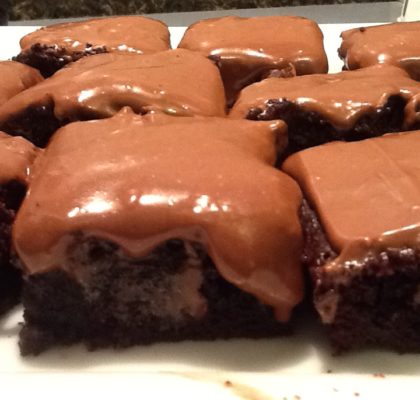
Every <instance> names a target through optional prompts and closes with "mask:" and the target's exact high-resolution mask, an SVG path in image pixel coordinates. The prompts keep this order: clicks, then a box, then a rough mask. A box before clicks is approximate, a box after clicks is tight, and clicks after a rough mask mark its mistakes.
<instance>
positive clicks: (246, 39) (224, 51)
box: [179, 16, 328, 105]
mask: <svg viewBox="0 0 420 400" xmlns="http://www.w3.org/2000/svg"><path fill="white" fill-rule="evenodd" d="M179 47H182V48H186V49H189V50H194V51H199V52H201V53H202V54H204V55H205V56H208V57H210V58H211V59H212V60H215V61H216V63H217V65H218V66H219V68H220V71H221V74H222V77H223V81H224V84H225V89H226V97H227V100H228V104H229V105H232V103H233V101H234V100H235V98H236V96H237V94H238V93H239V91H240V90H241V89H242V88H244V87H245V86H247V85H249V84H251V83H254V82H257V81H259V80H261V79H263V78H264V77H266V76H268V75H270V74H272V73H274V74H276V75H277V76H293V75H295V74H298V75H306V74H313V73H325V72H327V71H328V60H327V56H326V54H325V51H324V47H323V35H322V32H321V30H320V29H319V27H318V25H317V24H316V23H315V22H314V21H311V20H309V19H306V18H301V17H290V16H272V17H257V18H240V17H224V18H218V19H208V20H203V21H199V22H197V23H195V24H193V25H191V26H190V27H189V28H188V29H187V31H186V32H185V35H184V37H183V39H182V41H181V43H180V45H179Z"/></svg>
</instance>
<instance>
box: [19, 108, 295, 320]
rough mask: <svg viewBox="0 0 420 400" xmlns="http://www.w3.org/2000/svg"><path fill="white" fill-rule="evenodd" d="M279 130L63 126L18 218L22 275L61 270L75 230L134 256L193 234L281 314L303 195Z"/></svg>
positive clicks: (285, 311) (125, 123)
mask: <svg viewBox="0 0 420 400" xmlns="http://www.w3.org/2000/svg"><path fill="white" fill-rule="evenodd" d="M284 129H285V126H284V124H283V123H281V122H278V121H276V122H252V121H243V120H236V121H235V120H229V119H223V118H222V119H219V118H200V117H197V118H188V117H187V118H174V117H169V116H165V115H163V116H162V115H149V116H143V117H141V116H138V115H134V114H133V113H132V112H131V111H129V110H123V111H122V112H121V113H119V114H117V115H116V116H115V117H113V118H111V119H106V120H99V121H91V122H77V123H73V124H70V125H67V126H66V127H64V128H62V129H60V130H59V131H58V132H57V133H56V135H55V136H54V137H53V139H52V141H51V143H50V145H49V146H48V148H47V150H46V151H45V153H44V154H43V155H42V156H41V157H39V159H38V161H37V163H36V165H35V174H34V177H33V179H32V183H31V190H30V192H29V194H28V196H27V198H26V199H25V201H24V203H23V205H22V208H21V210H20V212H19V215H18V217H17V220H16V223H15V226H14V232H13V236H14V244H15V246H16V249H17V251H18V253H19V256H20V257H21V259H22V260H23V263H24V264H25V267H26V270H27V272H28V273H30V274H35V273H41V272H43V271H47V270H51V269H55V268H63V269H66V268H68V267H67V266H66V257H65V249H66V247H67V246H68V245H69V243H72V240H73V241H74V240H75V239H74V238H73V239H72V237H73V236H72V235H73V234H74V233H75V232H83V233H84V234H86V235H94V236H96V237H100V238H105V239H109V240H112V241H114V242H115V243H117V244H119V245H120V246H121V247H122V249H124V250H125V251H126V252H127V253H128V254H130V255H132V256H135V257H141V256H144V255H147V254H148V253H149V252H150V251H152V250H153V249H154V248H155V247H156V246H157V245H159V244H161V243H162V242H164V241H166V240H168V239H171V238H179V239H183V240H191V241H196V242H200V243H202V244H203V245H204V246H205V248H206V249H207V251H208V254H209V255H210V257H211V258H212V259H213V261H214V263H215V265H216V267H217V268H218V270H219V272H220V273H221V275H222V276H223V277H224V278H225V279H226V280H228V281H229V282H231V283H233V284H235V285H237V286H238V287H239V288H241V289H242V290H245V291H247V292H249V293H251V294H253V295H255V296H256V297H258V298H259V299H260V300H261V301H262V302H264V303H265V304H268V305H271V306H273V307H274V308H275V311H276V315H277V317H278V318H279V319H280V320H282V321H286V320H287V319H288V318H289V314H290V312H291V310H292V308H293V307H294V306H295V305H296V304H297V303H299V302H300V301H301V299H302V291H303V288H302V275H301V270H300V253H301V247H302V236H301V228H300V224H299V219H298V209H299V206H300V202H301V194H300V191H299V188H298V186H297V185H296V183H295V182H294V181H293V180H292V179H290V178H289V177H288V176H287V175H285V174H283V173H282V172H280V171H278V170H276V169H275V168H273V167H272V166H271V163H274V160H275V142H276V137H277V136H278V135H280V136H283V135H284V134H285V130H284ZM51 188H54V191H51ZM76 243H77V242H76ZM70 264H71V263H70ZM69 272H71V273H72V272H73V273H74V272H75V271H69Z"/></svg>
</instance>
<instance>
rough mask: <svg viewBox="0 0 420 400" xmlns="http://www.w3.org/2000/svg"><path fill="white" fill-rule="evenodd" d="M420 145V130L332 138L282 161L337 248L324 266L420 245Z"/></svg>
mask: <svg viewBox="0 0 420 400" xmlns="http://www.w3.org/2000/svg"><path fill="white" fill-rule="evenodd" d="M419 151H420V131H413V132H409V133H400V134H391V135H386V136H383V137H379V138H375V139H369V140H365V141H361V142H353V143H343V142H335V143H330V144H327V145H324V146H319V147H315V148H311V149H307V150H304V151H302V152H299V153H296V154H294V155H292V156H291V157H289V158H288V159H287V160H286V161H285V163H284V165H283V170H284V171H286V172H287V173H288V174H290V175H291V176H292V177H293V178H295V179H296V180H297V181H298V182H299V184H300V185H301V187H302V189H303V192H304V195H305V197H306V198H307V199H308V200H309V202H310V203H311V205H312V206H313V207H315V209H316V211H317V214H318V216H319V218H320V221H321V223H322V226H323V228H324V229H325V232H326V234H327V237H328V240H329V242H330V243H331V244H332V246H333V248H334V249H335V250H336V251H337V252H338V253H339V257H338V259H336V260H334V261H333V262H332V263H331V264H330V265H328V266H327V268H330V269H333V268H343V267H345V266H346V265H347V264H348V263H349V262H350V263H353V265H357V264H358V261H363V260H364V259H365V258H366V257H368V256H369V254H372V253H378V252H381V251H385V250H387V249H389V248H394V249H402V248H406V247H409V248H414V249H417V250H418V249H419V247H420V164H419V162H418V154H419Z"/></svg>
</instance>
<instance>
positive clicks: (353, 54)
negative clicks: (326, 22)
mask: <svg viewBox="0 0 420 400" xmlns="http://www.w3.org/2000/svg"><path fill="white" fill-rule="evenodd" d="M419 31H420V22H418V21H417V22H398V23H394V24H387V25H379V26H371V27H366V28H364V27H362V28H354V29H350V30H347V31H344V32H343V33H342V34H341V37H342V39H343V42H342V44H341V47H340V49H339V50H338V54H339V55H340V57H341V58H342V59H343V60H344V63H345V66H344V68H345V69H349V70H353V69H358V68H365V67H368V66H370V65H375V64H390V65H395V66H397V67H400V68H403V69H405V70H406V71H407V72H408V73H409V74H410V76H411V77H412V78H413V79H416V80H420V42H419V40H418V38H419Z"/></svg>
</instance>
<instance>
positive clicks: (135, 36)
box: [15, 16, 171, 77]
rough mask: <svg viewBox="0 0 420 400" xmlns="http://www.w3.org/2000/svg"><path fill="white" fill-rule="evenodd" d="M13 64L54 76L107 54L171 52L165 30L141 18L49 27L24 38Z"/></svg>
mask: <svg viewBox="0 0 420 400" xmlns="http://www.w3.org/2000/svg"><path fill="white" fill-rule="evenodd" d="M20 45H21V48H22V51H21V53H20V54H19V55H18V56H17V57H15V60H16V61H19V62H21V63H24V64H27V65H30V66H32V67H35V68H37V69H39V70H40V72H41V73H42V75H43V76H44V77H49V76H51V75H53V74H54V73H55V72H56V71H57V70H59V69H61V68H62V67H64V66H65V65H67V64H69V63H70V62H73V61H77V60H79V59H80V58H82V57H85V56H89V55H95V54H100V53H107V52H118V53H137V54H151V53H156V52H159V51H164V50H169V49H170V47H171V46H170V39H169V30H168V27H167V26H166V25H165V24H164V23H163V22H160V21H157V20H154V19H151V18H145V17H141V16H129V17H114V18H103V19H91V20H88V21H82V22H71V23H65V24H57V25H51V26H48V27H45V28H41V29H39V30H37V31H35V32H32V33H30V34H28V35H26V36H24V37H23V38H22V39H21V41H20Z"/></svg>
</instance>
